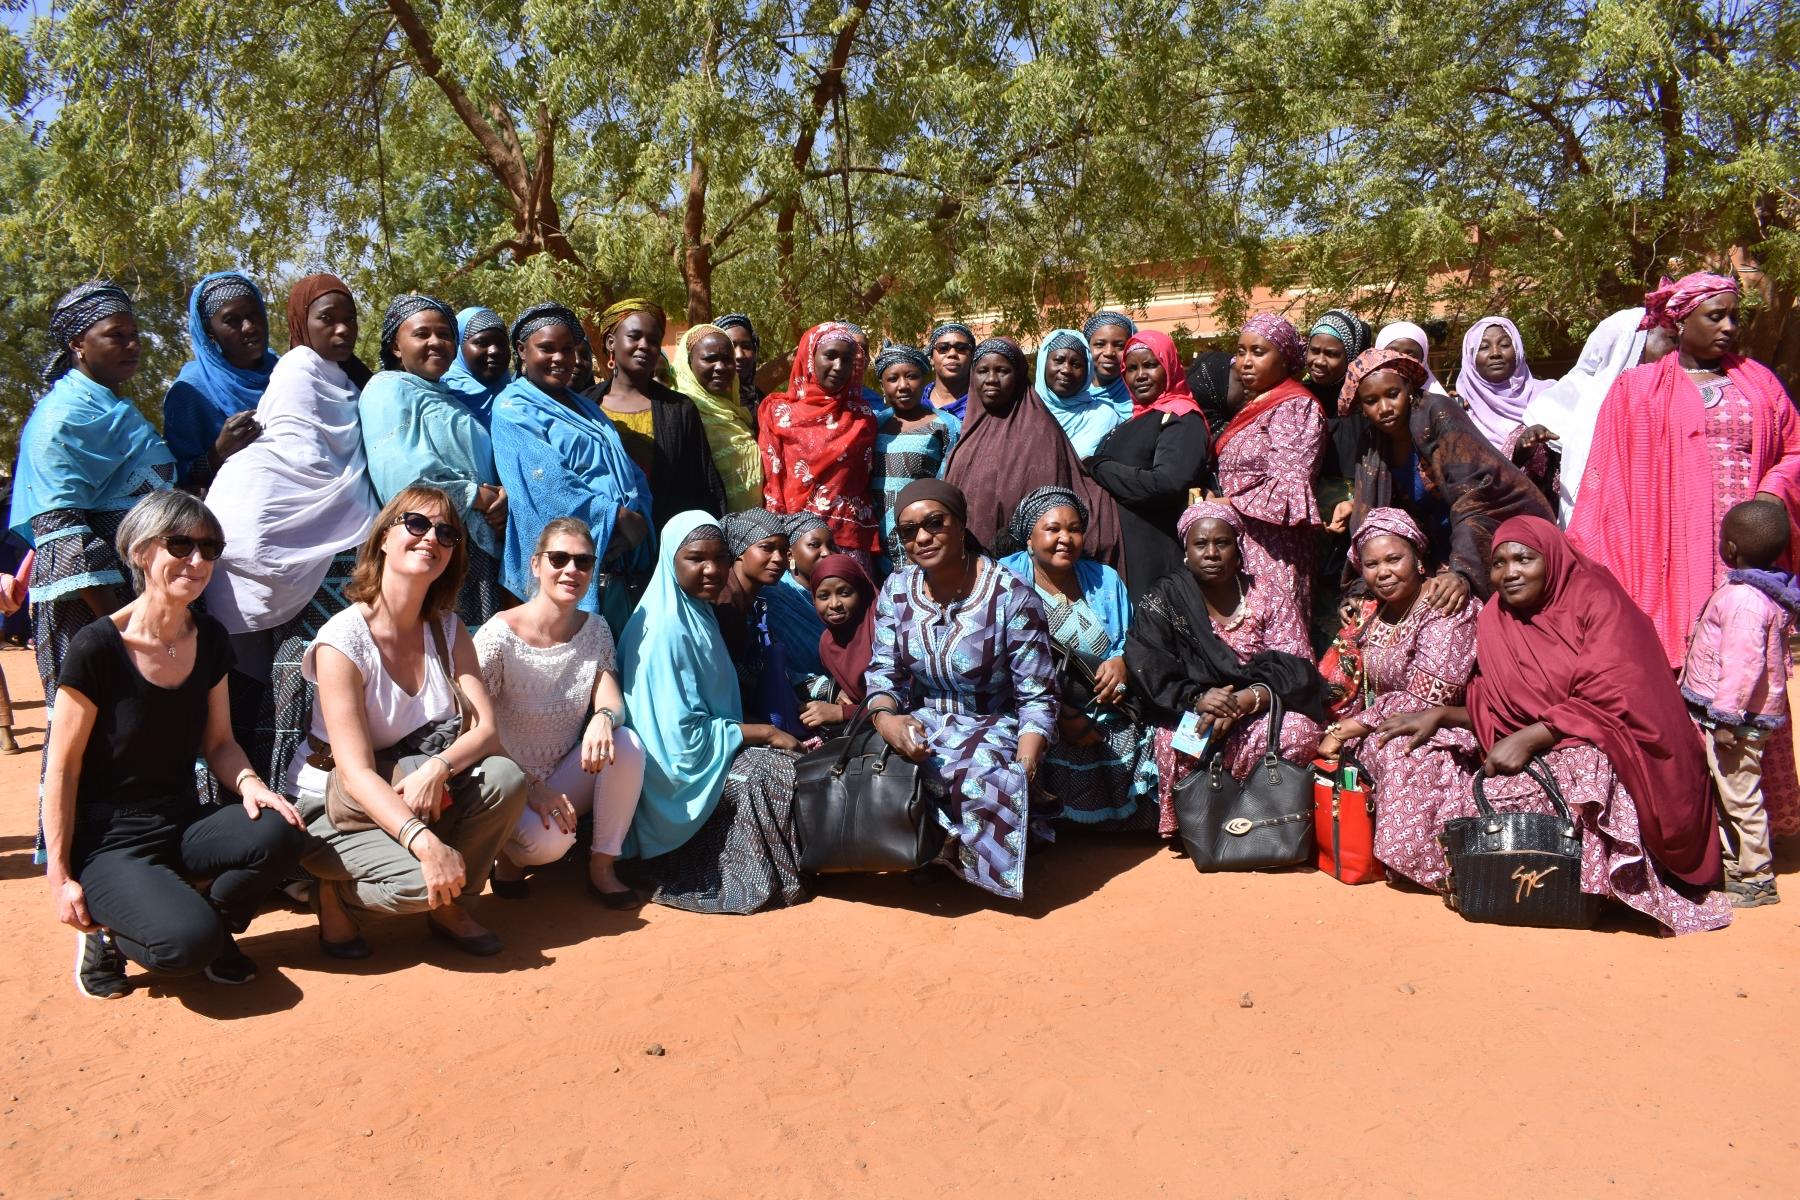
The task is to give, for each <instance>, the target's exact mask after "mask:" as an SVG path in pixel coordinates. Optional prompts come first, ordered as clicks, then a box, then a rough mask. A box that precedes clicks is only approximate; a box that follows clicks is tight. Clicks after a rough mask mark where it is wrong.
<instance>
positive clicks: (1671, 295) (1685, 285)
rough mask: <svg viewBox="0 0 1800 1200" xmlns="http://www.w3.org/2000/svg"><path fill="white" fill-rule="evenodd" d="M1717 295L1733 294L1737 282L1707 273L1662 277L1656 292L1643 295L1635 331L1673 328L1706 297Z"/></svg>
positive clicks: (1727, 277)
mask: <svg viewBox="0 0 1800 1200" xmlns="http://www.w3.org/2000/svg"><path fill="white" fill-rule="evenodd" d="M1720 292H1730V293H1731V294H1732V295H1734V296H1735V295H1737V294H1738V284H1737V280H1735V279H1733V278H1731V277H1730V276H1729V275H1714V274H1712V273H1711V272H1708V271H1695V272H1694V273H1693V274H1691V275H1683V276H1682V277H1681V278H1680V279H1670V278H1669V277H1668V276H1667V275H1664V276H1663V281H1662V283H1661V284H1660V285H1659V286H1658V287H1657V289H1656V290H1655V291H1654V292H1650V293H1648V294H1646V295H1645V296H1644V319H1643V320H1642V321H1640V322H1639V323H1638V328H1639V329H1655V328H1656V327H1657V326H1658V325H1661V326H1662V327H1663V328H1664V329H1673V328H1675V326H1676V325H1677V324H1678V323H1679V322H1681V321H1682V320H1683V319H1685V318H1686V317H1687V315H1688V314H1689V313H1691V312H1693V311H1694V310H1695V309H1696V308H1699V307H1700V305H1701V303H1702V302H1703V301H1705V300H1706V299H1707V298H1708V297H1709V296H1717V295H1718V294H1719V293H1720Z"/></svg>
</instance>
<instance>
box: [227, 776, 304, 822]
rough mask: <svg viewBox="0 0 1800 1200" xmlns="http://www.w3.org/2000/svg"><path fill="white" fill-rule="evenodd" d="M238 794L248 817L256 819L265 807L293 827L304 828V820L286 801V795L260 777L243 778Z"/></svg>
mask: <svg viewBox="0 0 1800 1200" xmlns="http://www.w3.org/2000/svg"><path fill="white" fill-rule="evenodd" d="M238 796H239V798H240V799H242V801H243V803H244V811H245V812H247V813H249V814H250V819H251V820H252V821H254V820H256V818H257V817H258V816H259V815H261V813H262V810H263V809H265V808H266V809H268V810H269V811H270V812H272V813H275V814H276V815H278V816H279V817H280V818H281V819H282V820H284V821H286V822H287V823H288V824H289V825H292V826H293V827H294V828H295V829H305V828H306V822H304V821H302V820H301V819H300V814H299V813H298V812H296V811H295V810H294V806H293V805H292V804H289V803H288V799H287V797H286V796H283V795H282V794H281V793H280V792H277V791H275V790H274V789H272V788H271V787H269V785H268V784H266V783H264V782H263V781H262V780H260V779H246V780H244V784H243V787H242V788H240V789H239V791H238Z"/></svg>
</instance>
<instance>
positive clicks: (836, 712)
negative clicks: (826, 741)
mask: <svg viewBox="0 0 1800 1200" xmlns="http://www.w3.org/2000/svg"><path fill="white" fill-rule="evenodd" d="M800 723H801V724H802V725H804V726H806V727H807V728H808V729H823V728H824V727H825V726H827V725H842V724H843V723H844V706H843V705H841V704H836V703H833V702H832V701H830V700H810V701H808V702H807V705H806V707H805V708H803V709H801V710H800Z"/></svg>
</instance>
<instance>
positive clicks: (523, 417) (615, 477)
mask: <svg viewBox="0 0 1800 1200" xmlns="http://www.w3.org/2000/svg"><path fill="white" fill-rule="evenodd" d="M571 398H572V403H570V404H564V403H563V402H562V401H560V400H557V399H555V398H554V397H552V396H551V395H549V394H548V393H547V392H544V391H542V390H540V389H539V388H537V387H536V386H534V385H533V384H532V382H531V381H530V380H529V379H526V378H525V377H524V376H523V375H521V376H518V377H517V378H515V379H514V380H513V381H512V382H511V383H509V384H507V385H506V387H505V388H504V389H502V390H501V392H500V394H499V395H498V396H496V397H494V409H493V438H494V466H495V468H496V469H497V470H498V471H499V473H500V482H501V483H502V484H503V485H504V486H505V488H506V548H505V550H504V552H503V553H502V555H501V560H500V561H501V570H502V574H501V581H502V582H503V583H504V584H505V585H506V588H507V590H508V591H510V592H512V594H513V595H515V596H529V595H530V594H531V552H532V551H533V550H534V549H536V548H537V540H538V535H539V534H541V533H543V532H544V526H546V525H548V524H549V523H550V522H551V521H552V520H554V519H555V518H557V517H577V518H579V519H580V520H583V521H586V522H587V525H588V529H589V530H590V531H591V532H592V533H593V536H594V546H595V549H596V551H597V552H598V553H599V555H600V559H601V561H602V562H605V561H606V553H607V546H608V544H609V543H610V542H611V541H612V533H613V524H614V522H615V521H616V520H617V519H618V512H619V509H620V508H621V507H625V508H629V509H631V510H632V511H633V512H635V513H638V514H640V515H642V516H643V518H644V520H646V521H649V520H651V515H650V512H651V510H650V481H649V480H647V479H645V478H644V473H643V472H642V471H641V470H639V469H638V466H637V464H636V463H634V462H632V461H631V456H630V455H628V454H626V453H625V446H624V444H623V443H621V442H620V441H619V431H618V430H616V429H614V428H613V423H612V422H611V421H610V420H608V419H607V417H606V414H605V413H603V412H601V411H600V406H599V405H597V404H595V403H594V402H593V401H592V400H589V399H587V398H586V397H585V396H579V395H574V394H573V393H571ZM655 561H656V546H655V538H646V539H645V542H644V544H643V545H642V546H639V547H638V548H637V549H636V550H635V551H633V552H632V554H631V555H630V557H629V558H627V559H626V561H625V563H624V566H625V568H626V569H627V570H632V571H642V570H644V569H646V568H648V567H649V566H651V565H652V564H653V563H655ZM581 608H582V610H583V611H584V612H599V611H600V597H599V594H598V589H591V590H590V591H589V592H588V594H587V595H586V596H585V597H583V599H582V601H581Z"/></svg>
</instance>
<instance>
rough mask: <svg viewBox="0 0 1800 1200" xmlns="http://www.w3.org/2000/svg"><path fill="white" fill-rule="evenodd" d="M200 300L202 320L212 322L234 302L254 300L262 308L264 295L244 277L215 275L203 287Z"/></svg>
mask: <svg viewBox="0 0 1800 1200" xmlns="http://www.w3.org/2000/svg"><path fill="white" fill-rule="evenodd" d="M199 300H200V319H201V320H202V321H210V320H212V319H213V318H214V317H216V316H218V315H219V310H220V309H221V308H224V307H225V306H226V305H227V304H229V303H231V302H232V301H233V300H254V301H256V303H257V306H258V307H261V306H262V293H261V292H259V291H257V290H256V285H255V284H253V283H251V282H250V281H249V280H248V279H245V278H244V277H243V276H242V275H215V276H213V277H212V279H210V280H208V281H207V282H206V283H204V284H202V285H201V287H200V297H199ZM209 336H210V335H209Z"/></svg>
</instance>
